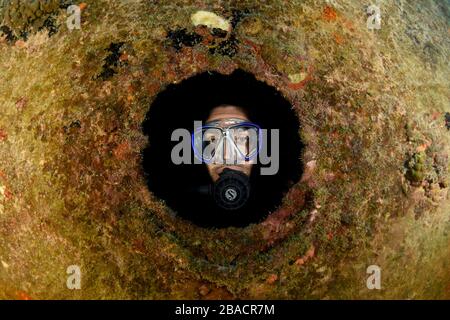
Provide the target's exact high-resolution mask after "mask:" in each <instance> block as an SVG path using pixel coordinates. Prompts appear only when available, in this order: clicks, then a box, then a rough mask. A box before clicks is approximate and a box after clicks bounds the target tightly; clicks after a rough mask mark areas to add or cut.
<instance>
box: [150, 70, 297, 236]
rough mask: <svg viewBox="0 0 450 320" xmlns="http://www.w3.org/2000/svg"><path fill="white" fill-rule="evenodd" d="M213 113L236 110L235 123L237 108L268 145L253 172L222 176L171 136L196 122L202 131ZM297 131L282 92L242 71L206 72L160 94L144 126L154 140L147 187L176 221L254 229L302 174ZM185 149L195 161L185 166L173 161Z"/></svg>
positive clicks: (191, 128)
mask: <svg viewBox="0 0 450 320" xmlns="http://www.w3.org/2000/svg"><path fill="white" fill-rule="evenodd" d="M216 108H222V109H223V110H226V112H228V113H230V112H231V114H230V116H231V117H233V116H234V117H236V116H235V114H236V112H234V111H233V110H238V112H240V113H241V114H245V117H244V118H245V119H246V120H247V121H246V122H250V123H252V124H255V127H256V126H257V127H258V128H260V129H261V130H260V131H261V132H262V133H264V134H265V135H264V136H262V135H261V139H262V140H261V141H258V145H259V146H261V145H264V147H263V148H260V152H259V153H258V155H257V156H256V157H255V159H256V160H255V161H253V162H252V163H253V164H252V167H251V169H250V170H248V171H245V170H242V171H243V172H244V174H242V172H241V174H236V172H234V173H230V174H231V176H227V174H226V173H227V170H225V169H227V168H228V167H230V166H229V165H226V164H223V166H222V167H221V168H220V177H219V174H215V172H214V171H213V170H211V165H210V164H209V163H207V162H205V161H204V159H200V160H202V161H199V159H196V156H195V146H194V145H193V144H192V141H181V139H178V138H180V137H181V136H178V135H177V134H174V132H177V130H182V131H181V132H188V133H189V134H192V133H193V132H194V130H195V125H196V121H197V123H201V124H203V125H204V124H205V123H206V122H207V120H208V119H209V117H211V114H212V113H214V112H215V110H217V109H216ZM227 108H228V109H227ZM233 108H234V109H233ZM233 112H234V113H233ZM238 116H239V113H238ZM299 128H300V121H299V119H298V117H297V115H296V113H295V112H294V111H293V110H292V107H291V105H290V103H289V102H288V101H287V100H286V99H285V98H284V97H283V96H282V95H281V94H280V92H279V91H278V90H277V89H276V88H274V87H271V86H269V85H267V84H266V83H264V82H261V81H258V80H257V79H256V78H255V77H254V76H253V75H252V74H250V73H247V72H244V71H242V70H236V71H235V72H234V73H232V74H231V75H223V74H219V73H214V72H206V73H202V74H199V75H196V76H193V77H191V78H189V79H187V80H184V81H182V82H180V83H178V84H171V85H169V86H168V87H167V88H166V89H165V90H164V91H162V92H160V93H159V94H158V96H157V97H156V99H155V100H154V101H153V103H152V105H151V107H150V109H149V111H148V114H147V117H146V120H145V122H144V123H143V130H144V133H145V134H146V135H147V136H148V138H149V144H148V146H147V148H146V149H145V150H144V151H143V167H144V171H145V174H146V178H147V184H148V187H149V189H150V191H152V192H153V193H154V194H155V195H156V196H157V197H158V198H160V199H162V200H164V201H165V202H166V203H167V205H168V206H169V207H170V208H171V209H173V211H174V212H176V214H177V215H178V216H179V217H182V218H184V219H186V220H190V221H192V222H193V223H195V224H196V225H198V226H201V227H211V228H222V227H227V226H236V227H244V226H247V225H248V224H250V223H257V222H259V221H261V220H262V219H264V218H265V217H266V216H267V215H268V213H270V212H271V211H273V210H274V209H276V208H277V206H279V205H280V204H281V200H282V198H283V196H284V195H285V193H286V192H287V191H288V189H289V188H290V187H291V186H292V185H293V184H295V183H296V182H298V181H299V179H300V177H301V175H302V167H303V166H302V163H301V153H302V149H303V144H302V142H301V140H300V135H299ZM178 132H180V131H178ZM188 137H189V136H188V135H186V136H185V137H184V138H186V139H187V138H188ZM186 139H185V140H186ZM247 143H248V142H247ZM180 145H181V146H184V149H182V150H183V151H182V155H183V157H187V158H185V159H189V160H190V161H185V162H183V163H181V164H180V163H176V162H177V161H174V159H173V152H174V148H176V147H177V146H180ZM244 148H245V147H244ZM224 150H225V149H224ZM263 151H264V152H263ZM231 168H234V167H233V166H231ZM229 171H233V170H229ZM235 171H236V170H235ZM233 174H234V177H233V176H232V175H233ZM233 178H235V179H236V180H232V182H230V181H231V180H230V179H233ZM227 179H228V180H227ZM227 182H229V183H231V184H228V185H227ZM246 183H248V186H247V185H246ZM230 185H233V186H235V187H232V188H230V187H229V186H230ZM222 191H223V192H222ZM243 197H247V198H248V199H247V198H245V199H244V198H243ZM242 199H244V200H246V201H243V200H242ZM247 200H248V201H247ZM244 202H245V203H244ZM243 203H244V204H243ZM227 206H228V207H227ZM230 208H231V209H233V210H227V209H230Z"/></svg>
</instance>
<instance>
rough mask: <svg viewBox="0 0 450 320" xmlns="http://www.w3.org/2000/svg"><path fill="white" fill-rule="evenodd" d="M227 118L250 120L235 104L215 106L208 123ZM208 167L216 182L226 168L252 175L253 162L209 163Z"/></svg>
mask: <svg viewBox="0 0 450 320" xmlns="http://www.w3.org/2000/svg"><path fill="white" fill-rule="evenodd" d="M226 119H241V120H245V121H249V119H248V117H247V115H246V114H245V113H244V112H243V110H242V109H241V108H238V107H235V106H220V107H216V108H214V109H213V110H212V111H211V113H210V114H209V117H208V119H207V120H206V123H208V122H211V121H218V120H219V121H220V120H226ZM225 157H226V155H225ZM206 167H207V169H208V173H209V175H210V176H211V179H212V180H213V182H216V181H217V180H218V179H219V175H220V174H221V173H222V171H223V170H224V169H225V168H228V169H232V170H236V171H240V172H242V173H244V174H246V175H247V176H250V173H251V171H252V167H253V164H252V163H251V162H247V163H244V164H237V165H227V164H226V163H221V164H213V163H210V164H207V165H206Z"/></svg>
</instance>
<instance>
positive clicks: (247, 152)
mask: <svg viewBox="0 0 450 320" xmlns="http://www.w3.org/2000/svg"><path fill="white" fill-rule="evenodd" d="M261 135H262V130H261V128H260V127H259V126H258V125H257V124H255V123H252V122H250V120H249V119H248V116H247V114H246V112H245V110H243V109H242V108H240V107H237V106H233V105H220V106H217V107H215V108H213V109H212V110H211V112H210V114H209V116H208V118H207V120H206V124H205V125H204V126H202V127H200V128H197V129H196V130H195V131H194V132H193V133H192V149H193V150H194V154H195V156H196V157H197V159H199V160H201V161H202V162H203V163H205V164H206V168H207V170H208V174H209V176H210V177H211V180H212V183H213V184H211V185H209V186H204V187H200V188H199V189H198V190H199V191H200V192H203V193H204V194H206V195H209V196H212V197H213V199H214V202H215V204H216V205H217V207H218V208H220V209H221V210H227V211H235V210H238V209H241V208H243V207H245V206H246V204H247V202H248V201H249V199H250V194H251V187H250V176H251V172H252V168H253V165H254V162H255V160H256V158H257V156H258V153H259V150H260V149H261Z"/></svg>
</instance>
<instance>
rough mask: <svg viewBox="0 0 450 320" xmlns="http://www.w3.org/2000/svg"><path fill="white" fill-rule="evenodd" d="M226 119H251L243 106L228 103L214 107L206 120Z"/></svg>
mask: <svg viewBox="0 0 450 320" xmlns="http://www.w3.org/2000/svg"><path fill="white" fill-rule="evenodd" d="M226 119H240V120H245V121H248V120H249V119H248V117H247V115H246V114H245V112H244V111H243V110H242V108H240V107H236V106H231V105H227V106H220V107H216V108H214V109H213V110H212V111H211V113H210V114H209V117H208V119H207V120H206V122H212V121H220V120H226Z"/></svg>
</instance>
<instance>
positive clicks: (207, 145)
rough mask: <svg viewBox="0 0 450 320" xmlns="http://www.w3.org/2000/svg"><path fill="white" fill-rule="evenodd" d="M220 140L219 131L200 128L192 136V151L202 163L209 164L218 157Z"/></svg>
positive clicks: (220, 133)
mask: <svg viewBox="0 0 450 320" xmlns="http://www.w3.org/2000/svg"><path fill="white" fill-rule="evenodd" d="M221 140H222V131H221V130H220V129H216V128H202V129H201V130H198V131H197V132H196V133H195V134H194V146H193V147H194V151H195V153H196V154H197V155H198V156H199V157H201V159H202V160H203V161H206V162H210V161H212V160H213V159H214V157H216V156H217V155H218V146H220V143H221ZM219 151H220V150H219Z"/></svg>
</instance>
